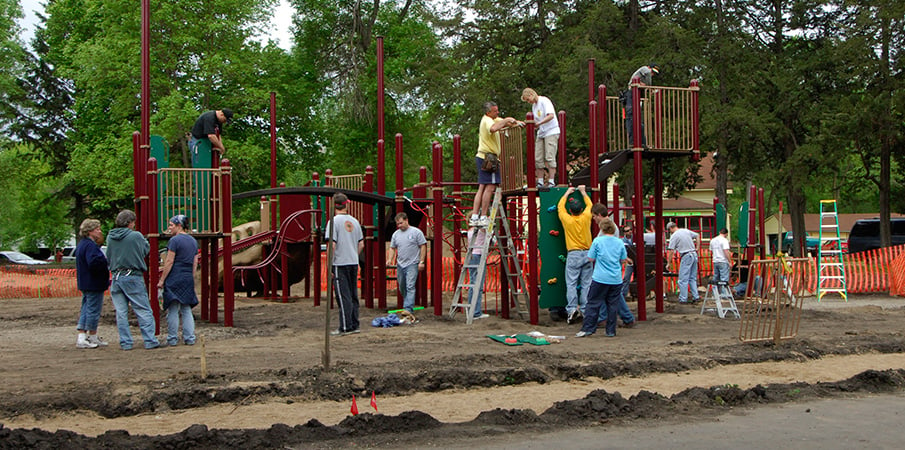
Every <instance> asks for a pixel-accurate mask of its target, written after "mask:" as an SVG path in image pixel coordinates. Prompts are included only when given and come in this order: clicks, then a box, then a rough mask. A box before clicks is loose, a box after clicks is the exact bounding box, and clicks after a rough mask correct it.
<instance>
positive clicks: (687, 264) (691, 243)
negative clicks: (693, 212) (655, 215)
mask: <svg viewBox="0 0 905 450" xmlns="http://www.w3.org/2000/svg"><path fill="white" fill-rule="evenodd" d="M666 231H669V232H670V233H671V235H670V237H669V246H668V247H667V250H666V252H667V256H669V257H672V255H671V254H670V253H672V252H674V253H677V254H678V255H679V256H678V257H679V280H678V285H679V303H688V290H689V289H691V295H692V296H693V297H692V300H691V303H696V302H698V301H700V300H701V297H700V294H698V251H699V250H700V249H701V238H700V236H698V233H695V232H694V231H691V230H689V229H687V228H679V227H678V226H677V225H676V224H675V222H669V223H668V224H667V225H666Z"/></svg>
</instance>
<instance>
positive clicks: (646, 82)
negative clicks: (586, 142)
mask: <svg viewBox="0 0 905 450" xmlns="http://www.w3.org/2000/svg"><path fill="white" fill-rule="evenodd" d="M659 73H660V67H659V66H657V64H655V63H650V64H648V65H646V66H641V67H639V68H638V70H636V71H635V72H634V73H633V74H632V76H631V78H629V80H628V91H626V94H625V131H626V133H627V134H628V144H629V146H633V145H635V144H634V142H635V141H634V140H633V137H634V130H633V128H632V116H633V112H632V82H633V81H634V80H635V78H637V79H638V86H640V87H642V88H643V87H646V86H650V85H651V83H652V81H653V77H654V75H657V74H659ZM638 113H639V114H638V117H640V118H641V145H642V146H643V147H646V146H647V139H646V138H645V136H644V114H642V109H641V105H640V103H639V108H638Z"/></svg>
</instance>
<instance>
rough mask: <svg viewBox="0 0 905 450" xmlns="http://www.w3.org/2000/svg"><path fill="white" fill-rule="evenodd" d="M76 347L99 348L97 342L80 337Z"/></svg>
mask: <svg viewBox="0 0 905 450" xmlns="http://www.w3.org/2000/svg"><path fill="white" fill-rule="evenodd" d="M75 348H97V344H95V343H93V342H91V341H89V340H87V339H79V340H77V341H76V343H75Z"/></svg>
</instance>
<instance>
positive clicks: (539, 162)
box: [522, 88, 559, 188]
mask: <svg viewBox="0 0 905 450" xmlns="http://www.w3.org/2000/svg"><path fill="white" fill-rule="evenodd" d="M522 101H523V102H528V103H530V104H531V113H532V114H533V115H534V121H535V124H536V125H537V136H536V138H535V140H534V176H535V177H537V187H538V188H542V187H552V186H556V182H555V181H554V180H553V178H554V176H555V175H556V155H557V153H558V151H559V120H558V119H557V118H556V109H555V108H554V107H553V102H552V101H550V99H549V98H547V97H544V96H542V95H537V92H536V91H535V90H534V89H531V88H525V89H524V90H523V91H522ZM545 179H546V181H544V180H545Z"/></svg>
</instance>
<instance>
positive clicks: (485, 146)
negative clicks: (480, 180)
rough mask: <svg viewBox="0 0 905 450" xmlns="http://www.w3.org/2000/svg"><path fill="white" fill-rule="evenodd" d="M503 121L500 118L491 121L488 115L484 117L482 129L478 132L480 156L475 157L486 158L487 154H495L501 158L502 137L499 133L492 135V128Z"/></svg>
mask: <svg viewBox="0 0 905 450" xmlns="http://www.w3.org/2000/svg"><path fill="white" fill-rule="evenodd" d="M501 120H503V119H500V118H499V117H497V118H496V119H491V118H490V116H488V115H487V114H484V117H482V118H481V127H480V129H479V130H478V154H477V155H475V156H477V157H478V158H484V155H485V154H487V153H494V154H496V155H497V156H500V154H501V152H500V135H499V133H492V132H491V131H490V127H492V126H493V124H495V123H497V122H499V121H501Z"/></svg>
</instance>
